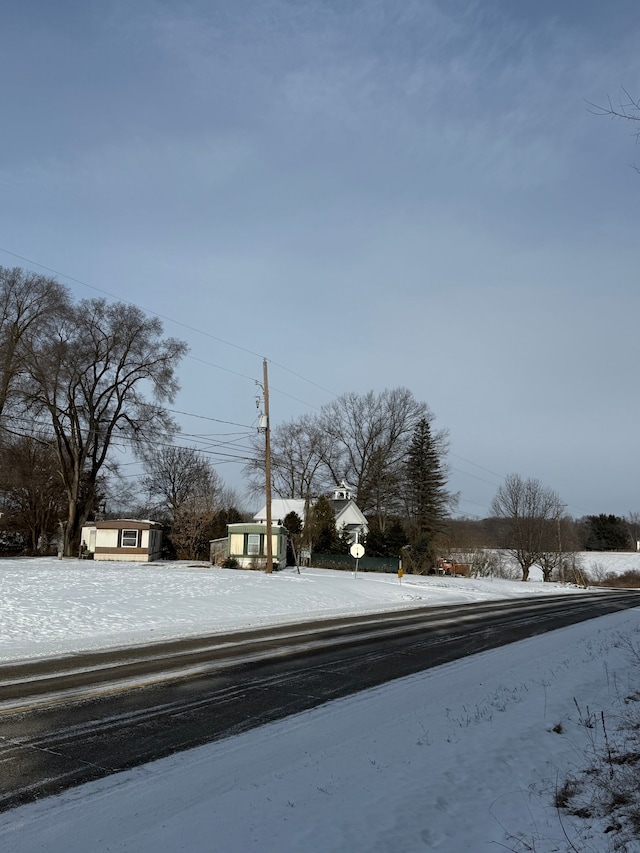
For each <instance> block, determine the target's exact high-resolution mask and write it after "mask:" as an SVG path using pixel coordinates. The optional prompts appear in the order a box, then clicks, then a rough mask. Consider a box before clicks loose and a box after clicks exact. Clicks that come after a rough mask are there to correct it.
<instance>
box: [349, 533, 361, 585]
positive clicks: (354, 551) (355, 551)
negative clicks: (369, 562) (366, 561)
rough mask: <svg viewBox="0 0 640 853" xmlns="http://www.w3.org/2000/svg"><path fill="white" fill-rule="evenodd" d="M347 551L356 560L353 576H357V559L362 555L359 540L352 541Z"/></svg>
mask: <svg viewBox="0 0 640 853" xmlns="http://www.w3.org/2000/svg"><path fill="white" fill-rule="evenodd" d="M349 551H350V553H351V556H352V557H353V558H354V560H355V561H356V570H355V572H354V575H353V576H354V578H355V577H357V576H358V560H359V559H360V558H361V557H364V547H363V546H362V545H361V544H360V543H359V542H354V543H353V545H352V546H351V548H350V549H349Z"/></svg>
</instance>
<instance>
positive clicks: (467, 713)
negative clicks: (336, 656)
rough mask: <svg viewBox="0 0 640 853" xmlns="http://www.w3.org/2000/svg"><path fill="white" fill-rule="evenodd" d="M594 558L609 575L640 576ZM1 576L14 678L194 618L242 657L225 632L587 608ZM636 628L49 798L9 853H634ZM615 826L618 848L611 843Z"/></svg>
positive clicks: (187, 582) (234, 575)
mask: <svg viewBox="0 0 640 853" xmlns="http://www.w3.org/2000/svg"><path fill="white" fill-rule="evenodd" d="M599 556H600V558H601V559H602V561H603V562H604V563H606V564H607V567H608V568H610V569H612V570H614V571H615V570H624V568H625V564H626V568H629V567H631V565H632V564H633V565H634V566H635V564H636V563H637V560H638V558H639V555H637V554H626V555H623V554H604V555H599ZM585 559H586V556H585ZM0 574H1V576H2V577H1V579H2V583H1V584H0V590H2V595H3V601H2V604H3V611H2V612H3V621H2V631H3V635H2V638H1V639H2V649H3V657H4V658H5V659H9V660H10V659H12V658H13V659H20V658H24V657H28V656H32V655H34V654H35V655H37V656H51V655H55V654H60V653H61V652H67V653H68V652H70V651H72V650H81V649H89V648H94V647H96V645H97V646H98V647H103V648H106V647H107V646H110V645H115V646H118V647H122V646H124V645H129V644H130V643H131V642H143V641H144V639H147V640H148V638H149V636H150V634H149V631H150V630H152V629H153V630H154V636H155V637H156V638H159V637H160V636H165V635H166V636H183V635H184V632H185V622H184V619H185V617H186V616H187V614H189V613H190V615H191V619H192V623H191V624H194V623H195V625H196V626H197V628H198V630H200V631H207V630H208V631H209V632H211V631H216V630H217V631H220V630H223V631H224V632H225V637H226V639H228V638H229V634H228V630H229V628H230V627H241V626H243V625H246V624H247V621H250V622H252V623H253V624H254V626H255V625H256V624H258V623H262V624H269V623H271V624H276V623H278V622H280V621H281V620H283V618H284V619H286V618H287V617H288V620H289V621H292V620H293V619H305V618H307V619H308V618H311V617H314V618H315V617H317V616H322V615H330V613H332V614H334V615H335V614H338V613H342V614H343V615H344V614H357V613H365V612H372V611H374V610H376V609H377V610H378V611H382V610H386V609H403V608H410V607H412V606H416V605H419V604H421V605H425V604H427V605H428V604H431V605H438V604H445V603H448V604H458V605H459V607H458V613H457V615H454V616H452V619H454V620H455V619H456V618H459V617H460V616H461V615H462V614H461V611H463V610H464V603H465V602H467V603H471V602H473V601H487V600H490V599H500V598H503V599H505V598H511V597H515V598H517V597H520V596H522V595H523V594H524V593H526V594H527V595H531V596H535V595H538V594H544V593H545V592H547V591H548V588H549V587H552V588H553V589H552V591H553V592H554V593H556V594H557V593H560V592H564V593H566V594H567V595H572V594H574V595H580V594H582V592H583V591H582V590H580V589H574V590H571V589H570V588H568V587H562V588H560V587H559V586H558V585H557V584H543V583H527V584H523V583H522V582H520V581H508V580H497V579H493V580H492V579H488V578H486V579H471V578H436V577H431V578H430V577H411V578H405V579H404V580H403V582H402V584H400V583H399V582H398V580H397V578H394V577H393V576H391V575H386V576H380V575H372V574H368V573H366V572H360V573H358V577H357V579H356V578H354V576H353V575H352V574H351V573H349V572H331V571H327V570H314V569H305V570H303V572H302V574H301V575H298V574H296V573H295V570H288V571H285V572H277V573H275V574H273V575H265V574H263V573H261V572H238V571H231V570H225V569H215V568H211V567H208V566H202V567H200V568H198V567H197V566H194V565H188V564H182V565H180V564H170V565H161V566H155V565H145V566H142V565H139V566H132V564H131V563H112V564H105V563H100V564H96V565H95V566H91V567H90V566H88V565H87V564H86V563H85V564H82V565H81V564H80V563H79V561H77V560H64V561H62V562H60V561H59V560H53V559H52V560H46V559H45V560H43V559H38V560H24V559H20V560H10V559H7V560H2V563H1V565H0ZM61 588H64V590H65V592H66V594H65V595H61V594H60V590H61ZM167 591H168V592H167ZM34 592H36V593H37V594H34ZM88 603H89V604H88ZM203 604H204V605H205V606H202V605H203ZM43 608H46V609H43ZM638 614H639V611H638V609H637V608H636V609H631V610H625V611H621V612H620V613H615V614H611V615H608V616H603V617H600V618H598V619H591V620H587V621H586V622H582V623H580V624H578V625H573V626H570V627H567V628H563V629H560V630H559V631H552V632H549V633H546V634H542V635H540V636H537V637H531V638H529V639H528V640H524V641H521V642H517V643H511V644H509V645H507V646H504V647H502V648H498V649H494V650H492V651H489V652H485V653H482V654H477V655H470V656H468V657H466V658H464V659H463V660H460V661H455V662H453V663H451V664H447V665H445V666H439V667H435V668H433V669H431V670H427V671H425V672H421V673H417V674H416V675H413V676H410V677H408V678H402V679H397V680H395V681H393V682H392V683H389V684H384V685H381V686H380V687H378V688H375V689H373V690H368V691H363V692H361V693H358V694H355V695H354V696H350V697H346V698H345V699H340V700H337V701H334V702H329V703H326V704H324V705H322V706H320V707H318V708H316V709H313V710H311V711H308V712H305V713H302V714H296V715H293V716H290V717H287V718H286V719H284V720H282V721H279V722H276V723H273V724H269V725H266V726H261V727H259V728H257V729H254V730H252V731H248V732H245V733H243V734H240V735H237V736H235V737H230V738H227V739H224V740H221V741H218V742H215V743H211V744H208V745H206V746H204V747H200V748H197V749H191V750H188V751H184V752H181V753H178V754H176V755H173V756H171V757H169V758H166V759H162V760H160V761H157V762H152V763H149V764H145V765H142V766H140V767H136V768H134V769H132V770H129V771H126V772H122V773H116V774H113V775H111V776H107V777H106V778H104V779H100V780H97V781H95V782H91V783H88V784H85V785H82V786H79V787H77V788H73V789H71V790H68V791H66V792H63V793H62V794H59V795H57V796H53V797H44V798H41V799H40V800H38V801H37V802H34V803H32V804H29V805H25V806H21V807H19V808H15V809H12V810H10V811H7V812H4V813H3V814H0V845H1V848H2V850H3V851H5V853H33V851H36V850H42V851H47V853H58V851H60V853H76V851H77V853H84V851H87V850H92V851H96V852H97V853H98V851H105V853H106V851H109V853H115V851H120V853H124V851H135V853H147V851H149V853H155V851H157V850H163V851H168V853H173V851H179V850H189V851H205V850H206V851H209V853H248V851H252V850H255V851H257V853H271V851H278V853H289V851H291V853H294V851H295V853H297V851H300V850H305V851H309V853H316V851H317V853H329V851H336V853H338V851H344V850H350V851H354V853H361V852H362V853H365V851H366V853H370V851H375V853H389V851H393V853H397V851H403V853H409V851H416V850H425V851H426V850H430V851H439V853H460V851H462V850H472V851H480V850H493V849H496V850H498V849H508V850H514V851H517V850H522V851H524V850H533V849H535V850H536V851H538V853H552V851H555V853H558V851H562V850H576V849H579V850H585V851H590V850H598V851H606V850H611V849H613V845H614V842H618V843H622V842H623V841H625V840H626V841H628V842H629V846H628V847H626V846H625V847H623V848H620V849H625V850H627V849H628V850H637V848H638V844H637V831H636V832H635V833H634V830H633V827H634V826H635V825H636V824H637V809H638V791H639V788H638V779H637V766H636V764H635V763H634V762H633V761H631V762H629V763H626V762H624V761H618V760H613V761H612V760H611V756H616V757H617V756H618V755H629V754H631V755H633V754H637V745H638V710H637V707H636V706H637V704H638V696H639V694H638V690H637V685H638V630H639V625H638ZM381 618H384V617H383V615H382V614H381ZM45 623H46V624H45ZM143 634H144V635H145V636H144V637H143ZM113 686H114V687H115V688H116V689H117V688H118V685H113ZM128 713H129V712H128V711H127V709H126V707H124V706H123V714H125V715H127V714H128ZM603 725H604V726H606V732H605V731H604V730H603ZM60 734H61V737H62V740H64V732H61V733H60ZM605 747H606V749H607V750H608V755H609V760H606V754H605ZM11 748H12V747H11V745H10V744H9V745H5V749H9V750H10V749H11ZM586 770H589V773H588V774H586V775H585V771H586ZM596 770H597V771H598V772H596ZM568 775H571V776H572V777H573V778H575V779H576V780H584V779H586V780H587V784H586V787H585V788H584V790H582V791H581V792H580V794H579V800H578V802H576V803H574V804H575V805H577V806H582V807H583V808H584V807H585V806H588V808H587V809H586V811H587V813H588V814H589V819H588V820H580V819H578V818H575V817H572V816H570V815H567V814H562V813H561V814H559V813H558V811H557V809H556V807H555V805H554V794H555V792H556V791H557V790H558V789H560V788H561V787H562V783H563V782H564V780H565V779H566V778H567V776H568ZM597 782H600V783H602V788H600V789H598V788H597V787H596V783H597ZM616 790H618V791H619V790H623V791H624V793H625V795H626V798H624V797H621V796H619V797H618V798H617V800H616V805H617V807H616V809H615V811H614V812H613V814H612V812H611V811H609V808H608V805H607V798H606V797H605V796H604V795H605V794H606V793H607V791H608V792H609V793H611V791H614V792H615V791H616ZM592 794H593V795H596V796H597V795H598V794H599V795H600V802H599V804H598V802H597V799H594V801H591V797H592ZM598 808H599V809H600V814H598ZM625 813H627V814H625ZM634 814H635V816H636V821H635V824H634V823H633V816H634ZM628 815H631V820H628V819H627V817H628ZM617 821H619V822H620V824H621V826H622V827H623V828H622V829H621V830H620V831H616V832H615V833H612V832H611V831H610V827H611V824H612V823H616V822H617ZM607 827H609V829H607ZM572 845H573V846H572ZM616 849H618V848H616Z"/></svg>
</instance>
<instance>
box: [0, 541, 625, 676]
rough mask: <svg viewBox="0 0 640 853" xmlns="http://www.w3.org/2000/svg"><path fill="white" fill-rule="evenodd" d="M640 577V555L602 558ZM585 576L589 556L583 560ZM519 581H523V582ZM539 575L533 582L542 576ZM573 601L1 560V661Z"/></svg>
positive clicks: (292, 574) (410, 584)
mask: <svg viewBox="0 0 640 853" xmlns="http://www.w3.org/2000/svg"><path fill="white" fill-rule="evenodd" d="M598 561H599V562H598V565H599V566H605V567H606V569H607V570H609V566H611V567H613V568H612V569H611V570H616V571H625V570H626V568H629V567H637V568H638V569H639V570H640V554H604V555H602V554H599V555H598ZM583 563H584V565H585V568H588V558H587V559H585V560H583ZM516 576H517V575H516ZM535 576H536V575H535V571H532V577H533V578H535ZM561 592H567V593H575V592H576V589H575V588H574V587H561V586H560V585H558V584H544V583H542V582H541V581H539V582H538V581H535V580H531V581H530V582H529V583H526V584H523V583H522V582H520V581H517V580H516V581H507V580H497V579H493V580H492V579H478V580H474V579H467V578H444V577H421V576H412V575H405V577H404V578H403V579H402V582H400V581H399V580H398V578H397V576H396V575H394V574H386V575H385V574H375V573H365V572H358V574H357V577H354V573H353V572H339V571H330V570H326V569H315V570H314V569H303V570H302V572H301V574H298V573H297V572H296V571H295V569H293V570H292V569H288V570H286V571H284V572H274V573H273V574H271V575H266V574H264V573H262V572H246V571H237V570H236V571H234V570H232V569H219V568H213V567H212V566H210V565H209V564H208V563H200V564H196V563H192V564H190V563H133V564H132V563H118V562H113V563H111V562H92V561H80V560H74V559H72V560H57V559H54V558H50V559H47V558H32V559H31V558H19V559H4V560H0V614H1V617H0V619H1V622H0V661H7V660H16V659H23V658H33V657H50V656H53V655H60V654H67V653H71V652H77V651H85V650H89V649H101V648H109V647H117V646H122V645H132V644H141V643H149V642H153V641H155V640H163V639H169V638H174V637H185V636H190V635H198V634H204V633H215V632H228V631H231V630H237V629H243V628H252V627H259V626H261V625H273V624H278V623H285V622H297V621H302V620H307V619H310V618H315V617H320V618H322V617H331V616H341V615H350V614H361V613H372V612H376V611H381V610H399V609H405V608H408V607H415V606H424V605H433V606H437V605H442V604H465V603H467V602H470V601H485V600H491V599H504V598H511V597H514V596H518V597H519V596H523V595H549V594H553V595H555V594H558V593H561Z"/></svg>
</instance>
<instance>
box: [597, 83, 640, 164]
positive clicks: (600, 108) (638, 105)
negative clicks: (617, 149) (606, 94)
mask: <svg viewBox="0 0 640 853" xmlns="http://www.w3.org/2000/svg"><path fill="white" fill-rule="evenodd" d="M587 104H588V105H589V111H590V112H592V113H593V114H594V115H598V116H608V117H609V118H613V119H619V120H620V121H630V122H636V121H640V99H638V98H634V97H632V96H631V95H630V94H629V92H628V91H627V90H626V89H625V88H624V86H623V87H622V95H621V96H620V98H619V99H618V101H617V102H614V101H613V100H612V99H611V98H607V103H606V104H604V105H601V104H594V103H591V101H587ZM633 135H634V136H635V138H636V144H640V130H639V131H637V132H636V133H634V134H633ZM633 168H634V169H636V171H640V170H639V169H638V167H637V166H634V167H633Z"/></svg>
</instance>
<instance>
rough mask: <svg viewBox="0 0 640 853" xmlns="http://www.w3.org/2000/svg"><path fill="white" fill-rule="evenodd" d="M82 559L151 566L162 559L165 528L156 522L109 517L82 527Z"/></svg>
mask: <svg viewBox="0 0 640 853" xmlns="http://www.w3.org/2000/svg"><path fill="white" fill-rule="evenodd" d="M80 556H87V557H90V558H93V559H94V560H128V561H130V562H132V563H150V562H152V561H153V560H159V559H160V558H161V556H162V525H161V524H159V523H158V522H157V521H146V520H145V521H139V520H138V519H133V518H110V519H106V520H104V521H93V522H91V523H89V524H86V525H85V526H84V527H83V528H82V545H81V546H80Z"/></svg>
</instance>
